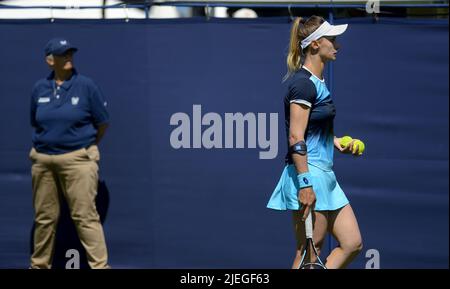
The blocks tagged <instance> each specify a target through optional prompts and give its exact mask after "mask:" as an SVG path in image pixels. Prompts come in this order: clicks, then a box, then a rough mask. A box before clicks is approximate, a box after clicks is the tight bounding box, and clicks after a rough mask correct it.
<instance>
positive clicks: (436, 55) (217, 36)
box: [0, 19, 449, 268]
mask: <svg viewBox="0 0 450 289" xmlns="http://www.w3.org/2000/svg"><path fill="white" fill-rule="evenodd" d="M341 22H346V21H341ZM289 25H290V24H289V23H288V21H287V20H286V19H282V20H281V19H265V20H264V19H258V20H245V21H239V20H211V21H205V20H199V19H193V20H173V21H167V20H149V21H145V22H140V21H138V22H133V21H132V22H130V23H124V22H123V21H109V22H108V21H103V22H95V21H83V22H79V21H68V20H67V21H61V20H57V21H56V22H55V23H53V24H50V23H47V22H44V21H30V22H23V21H22V22H11V21H9V22H0V44H1V45H0V55H1V57H2V61H1V63H0V75H1V77H0V267H1V268H10V267H18V268H24V267H27V266H28V258H29V241H30V229H31V225H32V221H33V211H32V206H31V180H30V163H29V161H28V158H27V156H28V152H29V149H30V146H31V142H30V132H31V128H30V126H29V116H28V107H29V95H30V90H31V87H32V85H33V84H34V82H35V81H36V80H37V79H38V78H42V77H45V76H46V75H47V73H48V68H47V67H46V65H45V62H44V57H43V47H44V45H45V43H46V41H47V40H48V39H49V38H51V37H54V36H63V37H67V38H68V39H69V40H71V42H73V43H74V44H77V45H78V47H79V49H80V50H79V52H78V53H77V54H76V57H75V61H76V67H77V68H78V70H79V72H80V73H82V74H85V75H87V76H90V77H92V78H93V79H94V80H95V81H96V82H97V83H98V85H99V86H100V87H101V88H102V90H103V91H104V93H105V95H106V96H107V98H108V104H109V109H110V114H111V126H110V129H109V131H108V133H107V135H106V137H105V139H104V142H103V143H102V145H101V151H102V160H101V176H102V178H103V179H105V181H106V183H107V185H108V188H109V191H110V204H109V210H108V216H107V219H106V221H105V231H106V236H107V243H108V245H109V252H110V261H111V264H112V266H113V267H116V268H142V267H144V268H199V267H200V268H287V267H289V266H290V263H291V260H292V258H293V254H294V237H293V232H292V225H291V217H290V215H289V213H286V212H285V213H280V212H274V211H270V210H268V209H266V208H265V205H266V202H267V200H268V198H269V196H270V194H271V192H272V189H273V188H274V186H275V185H276V182H277V181H278V178H279V175H280V173H281V170H282V168H283V158H284V154H285V151H286V150H285V146H286V144H285V133H284V128H283V125H284V124H283V113H282V109H283V107H282V97H283V90H282V86H281V79H282V77H283V75H284V73H285V64H284V63H285V54H286V51H287V42H288V37H289V27H290V26H289ZM339 42H340V43H341V46H342V48H341V51H340V52H339V54H338V61H337V62H336V63H334V65H333V69H332V73H333V84H332V86H333V96H334V99H335V103H336V106H337V117H336V122H335V125H336V134H337V135H338V136H341V135H347V134H348V135H351V136H354V137H357V138H360V139H362V140H364V141H365V143H366V147H367V148H366V153H365V154H364V156H363V157H361V158H357V159H356V158H353V157H351V156H342V155H336V157H335V171H336V175H337V177H338V180H339V182H340V184H341V186H342V187H343V189H344V191H345V192H346V194H347V196H348V197H349V199H350V200H351V203H352V205H353V208H354V210H355V212H356V214H357V217H358V220H359V224H360V228H361V231H362V234H363V238H364V245H365V248H364V250H363V252H362V254H361V255H360V256H359V257H358V259H357V260H356V261H355V262H354V263H353V264H352V267H354V268H364V267H365V263H366V261H367V260H368V259H367V258H365V256H364V255H365V252H366V250H368V249H377V250H379V252H380V255H381V267H382V268H447V267H448V244H449V236H448V187H449V184H448V170H449V167H448V127H449V126H448V115H449V113H448V22H442V23H436V22H427V21H425V22H422V23H414V22H412V21H401V22H400V21H394V20H383V21H381V22H380V23H377V24H374V23H369V22H367V21H362V20H361V21H353V22H351V23H350V27H349V29H348V30H347V32H346V33H345V34H344V35H343V36H342V37H340V38H339ZM194 104H200V105H202V112H203V114H205V113H208V112H216V113H218V114H220V115H221V116H222V117H223V116H224V113H235V112H242V113H244V114H245V113H248V112H251V113H255V114H257V113H265V114H269V113H279V117H278V128H279V129H278V136H279V137H278V138H279V141H278V155H277V157H276V158H275V159H270V160H261V159H259V151H260V149H258V148H256V149H248V148H241V149H210V150H208V149H205V148H201V149H179V150H175V149H173V148H172V147H171V145H170V141H169V138H170V133H171V132H172V130H173V129H174V128H175V127H174V126H171V125H170V124H169V121H170V117H171V116H172V115H173V114H174V113H176V112H185V113H187V114H189V115H191V116H192V107H193V105H194ZM191 118H192V117H191ZM331 245H333V246H334V245H336V244H335V241H333V242H332V244H331ZM328 247H329V246H328V244H327V245H326V248H325V249H327V248H328ZM325 251H328V250H325Z"/></svg>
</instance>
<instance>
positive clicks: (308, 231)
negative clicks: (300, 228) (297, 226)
mask: <svg viewBox="0 0 450 289" xmlns="http://www.w3.org/2000/svg"><path fill="white" fill-rule="evenodd" d="M305 232H306V239H308V238H310V239H312V237H313V225H312V210H310V211H309V214H308V217H306V220H305Z"/></svg>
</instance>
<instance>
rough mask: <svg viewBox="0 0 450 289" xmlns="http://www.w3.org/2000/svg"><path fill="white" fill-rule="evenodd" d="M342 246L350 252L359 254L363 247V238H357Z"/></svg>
mask: <svg viewBox="0 0 450 289" xmlns="http://www.w3.org/2000/svg"><path fill="white" fill-rule="evenodd" d="M342 248H343V249H344V250H345V251H346V252H348V253H349V254H358V253H359V252H361V251H362V249H363V244H362V240H361V239H355V240H352V241H351V242H348V243H346V244H343V246H342Z"/></svg>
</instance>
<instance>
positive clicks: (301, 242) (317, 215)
mask: <svg viewBox="0 0 450 289" xmlns="http://www.w3.org/2000/svg"><path fill="white" fill-rule="evenodd" d="M301 214H302V212H301V211H292V220H293V225H294V232H295V239H296V242H297V251H296V254H295V259H294V262H293V264H292V269H297V268H298V266H299V265H300V261H301V259H302V253H303V248H304V246H305V243H306V236H305V222H303V221H302V215H301ZM313 224H314V226H313V227H314V229H313V241H314V243H315V244H316V248H317V253H318V254H320V248H322V245H323V242H324V240H325V236H326V234H327V227H328V221H327V212H321V211H313ZM313 261H315V260H313Z"/></svg>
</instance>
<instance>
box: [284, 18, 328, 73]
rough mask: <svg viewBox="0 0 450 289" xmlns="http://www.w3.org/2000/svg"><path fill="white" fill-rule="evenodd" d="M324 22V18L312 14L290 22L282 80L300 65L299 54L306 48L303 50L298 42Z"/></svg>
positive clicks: (303, 52)
mask: <svg viewBox="0 0 450 289" xmlns="http://www.w3.org/2000/svg"><path fill="white" fill-rule="evenodd" d="M324 22H325V19H323V17H320V16H316V15H313V16H311V17H309V18H308V19H307V20H305V19H304V18H302V17H297V18H296V19H295V20H294V23H292V28H291V37H290V42H289V53H288V56H287V60H286V63H287V70H288V71H287V73H286V75H285V76H284V78H283V81H284V80H286V79H288V78H289V77H290V76H291V75H292V74H294V73H295V72H296V71H298V70H299V69H300V67H301V66H302V59H301V56H302V55H305V53H306V51H307V49H308V48H305V49H304V50H303V51H302V49H301V46H300V43H301V42H302V41H303V39H305V38H306V37H308V36H309V35H310V34H311V33H313V32H314V31H315V30H316V29H317V28H319V26H320V25H321V24H322V23H324Z"/></svg>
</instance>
